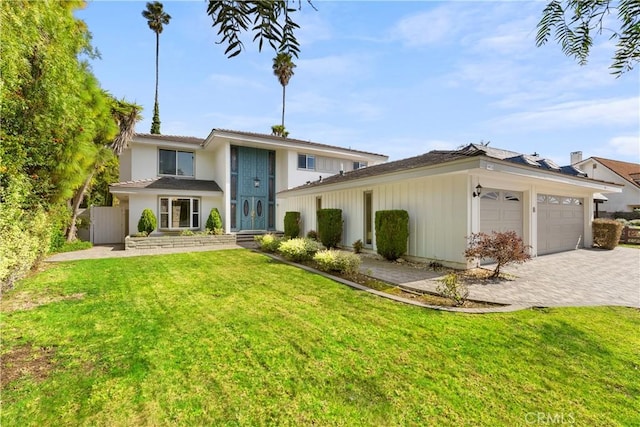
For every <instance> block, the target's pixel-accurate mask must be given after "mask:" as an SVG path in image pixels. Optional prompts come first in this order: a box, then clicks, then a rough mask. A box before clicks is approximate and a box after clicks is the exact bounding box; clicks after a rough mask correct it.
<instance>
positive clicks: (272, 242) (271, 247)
mask: <svg viewBox="0 0 640 427" xmlns="http://www.w3.org/2000/svg"><path fill="white" fill-rule="evenodd" d="M253 240H254V241H255V242H256V243H257V244H258V248H259V249H260V250H261V251H263V252H271V253H273V252H276V251H277V250H278V247H280V243H281V242H282V239H279V238H278V237H277V236H275V235H274V234H265V235H263V236H255V237H254V238H253Z"/></svg>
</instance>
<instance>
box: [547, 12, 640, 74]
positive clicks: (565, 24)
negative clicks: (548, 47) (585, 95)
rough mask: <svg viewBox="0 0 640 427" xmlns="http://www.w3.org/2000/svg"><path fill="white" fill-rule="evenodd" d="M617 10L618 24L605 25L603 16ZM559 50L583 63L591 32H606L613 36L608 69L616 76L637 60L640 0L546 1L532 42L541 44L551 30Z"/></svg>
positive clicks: (590, 42) (600, 33) (639, 35)
mask: <svg viewBox="0 0 640 427" xmlns="http://www.w3.org/2000/svg"><path fill="white" fill-rule="evenodd" d="M614 10H615V11H617V18H618V21H619V26H620V28H619V29H618V30H617V31H615V30H612V29H609V28H605V26H604V23H605V19H606V18H607V17H608V16H609V15H610V14H611V13H612V12H613V11H614ZM552 30H553V32H554V36H555V40H556V41H557V42H558V43H559V44H560V46H561V48H562V52H563V53H564V54H565V55H567V56H570V57H573V58H575V59H577V60H578V63H579V64H580V65H584V64H586V63H587V58H588V57H589V52H590V50H591V47H592V46H593V35H594V34H595V35H602V33H603V32H607V33H610V39H612V40H617V42H616V48H615V54H614V56H613V63H612V64H611V68H612V70H613V71H612V73H613V74H614V75H616V76H617V77H620V76H621V75H622V74H623V73H625V72H627V71H630V70H632V69H633V67H634V66H635V64H636V63H637V62H638V60H640V1H638V0H619V1H613V0H553V1H551V2H549V3H548V4H547V6H546V7H545V9H544V11H543V12H542V18H541V19H540V22H539V23H538V34H537V37H536V44H537V45H538V46H542V45H543V44H545V43H546V42H547V41H548V40H549V38H550V36H551V32H552Z"/></svg>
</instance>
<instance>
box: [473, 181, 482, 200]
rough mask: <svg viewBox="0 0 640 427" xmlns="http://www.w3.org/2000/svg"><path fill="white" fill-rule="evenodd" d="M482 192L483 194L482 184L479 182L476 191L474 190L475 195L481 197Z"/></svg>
mask: <svg viewBox="0 0 640 427" xmlns="http://www.w3.org/2000/svg"><path fill="white" fill-rule="evenodd" d="M480 194H482V185H480V184H478V185H476V191H474V192H473V197H480Z"/></svg>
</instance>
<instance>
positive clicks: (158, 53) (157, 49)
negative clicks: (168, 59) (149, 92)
mask: <svg viewBox="0 0 640 427" xmlns="http://www.w3.org/2000/svg"><path fill="white" fill-rule="evenodd" d="M159 55H160V33H158V32H156V100H155V101H156V108H158V56H159Z"/></svg>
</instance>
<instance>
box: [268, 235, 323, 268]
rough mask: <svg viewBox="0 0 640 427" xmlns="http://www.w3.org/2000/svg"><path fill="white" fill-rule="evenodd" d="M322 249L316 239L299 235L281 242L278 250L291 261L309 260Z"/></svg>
mask: <svg viewBox="0 0 640 427" xmlns="http://www.w3.org/2000/svg"><path fill="white" fill-rule="evenodd" d="M319 250H320V245H319V244H318V242H316V241H315V240H311V239H305V238H301V237H297V238H295V239H291V240H285V241H283V242H282V243H280V247H278V252H279V253H280V254H282V256H283V257H285V258H286V259H288V260H290V261H294V262H299V261H309V260H310V259H312V258H313V256H314V255H315V254H316V252H318V251H319Z"/></svg>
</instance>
